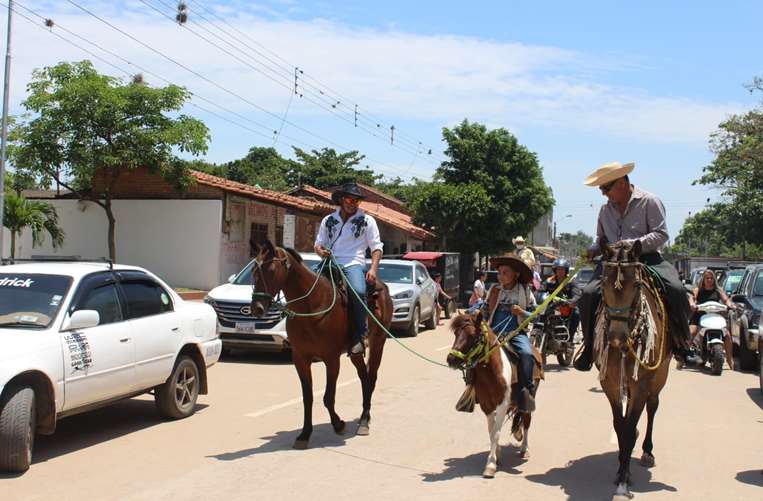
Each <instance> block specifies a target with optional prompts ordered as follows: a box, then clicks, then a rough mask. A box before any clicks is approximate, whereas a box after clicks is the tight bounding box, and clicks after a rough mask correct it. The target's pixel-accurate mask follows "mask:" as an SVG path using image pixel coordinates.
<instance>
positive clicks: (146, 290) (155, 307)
mask: <svg viewBox="0 0 763 501" xmlns="http://www.w3.org/2000/svg"><path fill="white" fill-rule="evenodd" d="M122 290H123V291H124V293H125V297H126V298H127V318H128V319H134V318H141V317H148V316H151V315H159V314H160V313H164V312H167V311H172V301H171V300H170V296H169V294H168V293H167V291H165V290H164V289H162V288H161V287H160V286H159V285H158V284H156V283H154V282H149V281H147V280H141V281H131V282H122Z"/></svg>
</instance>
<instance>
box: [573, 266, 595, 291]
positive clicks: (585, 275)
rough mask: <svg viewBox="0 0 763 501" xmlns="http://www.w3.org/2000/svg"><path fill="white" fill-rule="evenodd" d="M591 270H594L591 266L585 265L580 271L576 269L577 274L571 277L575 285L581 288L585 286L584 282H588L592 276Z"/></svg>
mask: <svg viewBox="0 0 763 501" xmlns="http://www.w3.org/2000/svg"><path fill="white" fill-rule="evenodd" d="M593 272H594V269H593V268H592V267H588V266H587V267H585V268H581V269H580V271H578V274H577V275H575V278H574V279H573V281H574V282H575V285H577V286H578V287H580V288H581V289H582V288H583V287H585V286H586V284H588V282H590V281H591V279H592V278H593Z"/></svg>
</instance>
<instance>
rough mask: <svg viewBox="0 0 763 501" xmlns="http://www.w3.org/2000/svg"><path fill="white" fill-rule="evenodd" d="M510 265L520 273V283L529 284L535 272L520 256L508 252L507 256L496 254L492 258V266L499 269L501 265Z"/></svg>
mask: <svg viewBox="0 0 763 501" xmlns="http://www.w3.org/2000/svg"><path fill="white" fill-rule="evenodd" d="M504 265H505V266H509V267H511V269H512V270H514V271H516V272H517V273H519V279H518V280H519V283H520V284H523V285H527V284H529V283H530V281H532V279H533V272H532V270H531V269H530V267H529V266H527V265H526V264H525V262H524V261H522V259H520V257H519V256H517V255H515V254H507V255H505V256H496V257H492V258H490V266H492V267H493V268H495V269H498V267H499V266H504Z"/></svg>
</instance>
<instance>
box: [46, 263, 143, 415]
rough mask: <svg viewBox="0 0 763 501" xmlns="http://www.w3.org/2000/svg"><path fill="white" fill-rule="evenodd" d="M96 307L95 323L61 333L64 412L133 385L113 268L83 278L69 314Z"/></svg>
mask: <svg viewBox="0 0 763 501" xmlns="http://www.w3.org/2000/svg"><path fill="white" fill-rule="evenodd" d="M78 310H95V311H97V312H98V314H99V316H100V320H99V324H98V325H97V326H95V327H90V328H87V329H77V330H67V331H62V332H61V340H62V343H63V347H64V411H67V410H71V409H75V408H77V407H82V406H85V405H88V404H92V403H96V402H100V401H104V400H109V399H111V398H115V397H119V396H122V395H127V394H129V393H131V392H132V391H134V389H135V352H134V348H135V346H134V344H133V339H132V335H131V332H130V326H129V325H128V324H127V322H125V319H124V312H123V310H122V304H121V301H120V298H119V294H118V291H117V287H116V281H115V277H114V275H113V274H111V273H99V274H96V275H91V276H89V277H86V278H85V279H83V280H82V282H81V283H80V285H79V287H78V289H77V291H76V292H75V295H74V299H73V301H72V306H71V307H70V308H69V310H68V312H67V314H68V315H71V314H72V313H73V312H75V311H78Z"/></svg>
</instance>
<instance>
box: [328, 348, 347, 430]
mask: <svg viewBox="0 0 763 501" xmlns="http://www.w3.org/2000/svg"><path fill="white" fill-rule="evenodd" d="M325 364H326V393H324V394H323V405H325V406H326V409H328V411H329V416H330V417H331V426H333V427H334V431H335V432H336V433H337V434H338V435H341V434H342V433H343V432H344V421H342V420H341V419H340V418H339V415H337V413H336V410H335V409H334V402H335V401H336V380H337V379H338V378H339V357H338V356H337V357H335V358H330V359H329V360H326V361H325Z"/></svg>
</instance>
